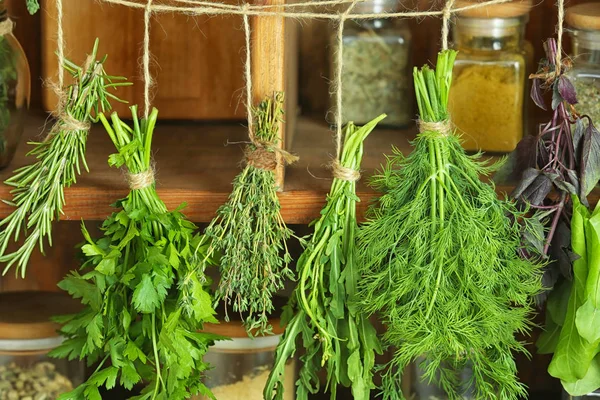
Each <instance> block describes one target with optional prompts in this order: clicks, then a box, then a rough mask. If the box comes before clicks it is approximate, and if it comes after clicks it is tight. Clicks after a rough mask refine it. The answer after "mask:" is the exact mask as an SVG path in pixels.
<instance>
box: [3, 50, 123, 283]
mask: <svg viewBox="0 0 600 400" xmlns="http://www.w3.org/2000/svg"><path fill="white" fill-rule="evenodd" d="M97 52H98V40H96V42H95V44H94V48H93V50H92V53H91V55H90V56H89V57H88V61H86V63H85V65H84V66H78V65H76V64H74V63H72V62H70V61H68V60H66V61H65V70H66V71H68V72H69V73H70V74H71V75H72V77H73V79H74V81H75V82H74V83H73V84H72V85H70V86H68V87H67V88H65V89H64V99H61V100H62V104H61V105H60V107H61V108H60V114H61V116H59V119H58V120H57V121H56V123H55V124H54V126H53V127H52V130H51V131H50V133H49V134H48V136H47V137H46V139H45V140H43V141H41V142H31V143H29V144H30V145H31V146H33V149H32V150H31V151H30V152H29V153H28V155H30V156H34V157H35V158H36V160H37V161H35V162H34V163H32V164H29V165H26V166H24V167H21V168H18V169H17V170H15V171H14V174H13V176H11V177H10V178H9V179H8V180H6V181H5V182H4V183H5V184H7V185H9V186H12V187H13V189H12V190H11V194H12V195H13V199H12V201H7V204H9V205H11V206H13V207H15V210H14V211H13V212H12V213H10V214H9V215H8V216H7V217H6V218H4V219H3V220H2V221H0V227H2V230H1V232H0V262H4V263H6V266H5V268H4V271H3V275H4V274H6V273H7V272H8V271H9V270H10V268H11V267H12V266H13V265H15V267H16V271H15V273H16V274H19V273H20V274H21V276H22V277H25V271H26V268H27V262H28V261H29V258H30V256H31V253H32V252H33V250H34V249H35V248H36V246H39V248H40V250H41V251H42V252H43V251H44V240H47V241H48V244H49V245H50V246H52V222H53V221H54V220H55V219H58V218H59V217H60V214H61V213H62V208H63V206H64V204H65V196H64V189H65V187H69V186H71V185H72V184H74V183H76V181H77V176H78V175H80V174H81V165H83V167H84V168H85V170H86V171H88V166H87V164H86V161H85V145H86V141H87V135H88V130H89V123H90V122H93V121H95V120H96V117H95V115H97V114H98V113H99V112H104V111H106V110H109V109H110V103H109V100H110V99H112V100H116V101H121V100H120V99H119V98H117V97H116V96H115V95H114V94H112V93H110V92H109V89H111V88H115V87H118V86H123V85H127V84H128V83H127V82H122V81H123V80H124V79H125V78H121V77H114V76H109V75H107V74H106V73H105V72H104V66H103V65H104V62H105V61H106V56H104V57H103V58H102V59H99V60H97ZM62 115H65V116H68V118H69V119H70V120H71V122H66V120H65V119H64V118H63V117H62ZM74 124H76V125H75V126H73V125H74ZM86 125H87V126H86ZM21 234H23V235H24V236H25V241H24V243H23V244H22V245H21V246H20V247H19V248H18V249H17V250H16V251H14V252H13V253H6V250H7V247H8V245H9V244H10V243H11V242H13V241H14V242H16V241H18V240H19V237H20V236H21Z"/></svg>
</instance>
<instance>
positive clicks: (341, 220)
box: [264, 115, 385, 400]
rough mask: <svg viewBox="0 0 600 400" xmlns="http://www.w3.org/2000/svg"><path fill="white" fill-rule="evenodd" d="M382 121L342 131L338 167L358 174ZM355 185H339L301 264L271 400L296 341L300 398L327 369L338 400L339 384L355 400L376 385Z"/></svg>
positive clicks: (375, 345)
mask: <svg viewBox="0 0 600 400" xmlns="http://www.w3.org/2000/svg"><path fill="white" fill-rule="evenodd" d="M383 118H385V115H381V116H379V117H377V118H376V119H374V120H373V121H371V122H369V123H368V124H366V125H365V126H363V127H362V128H357V127H356V126H354V124H352V123H349V124H348V125H347V126H346V128H345V139H344V147H343V150H342V157H341V161H340V165H341V166H342V167H343V168H349V169H351V170H353V171H355V170H358V169H360V163H361V160H362V155H363V141H364V140H365V139H366V137H367V135H368V134H369V133H371V131H372V130H373V129H374V128H375V126H376V124H377V123H378V122H379V121H381V120H382V119H383ZM357 201H360V200H359V198H358V197H357V196H356V182H354V181H351V180H343V179H339V178H335V179H334V180H333V183H332V185H331V191H330V193H329V196H327V204H326V205H325V207H324V208H323V210H322V211H321V217H320V218H319V219H318V220H316V221H315V222H314V233H313V235H312V237H311V238H310V241H309V242H308V244H307V246H306V249H305V250H304V252H303V254H302V256H301V257H300V259H299V260H298V264H297V268H298V275H299V277H298V284H297V286H296V289H295V291H294V293H293V296H292V298H291V300H290V304H288V306H286V310H285V311H286V312H285V313H284V319H283V321H282V322H283V323H287V326H286V329H285V332H284V334H283V338H282V340H281V342H280V343H279V346H278V347H277V351H276V357H275V364H274V368H273V369H272V370H271V374H270V376H269V379H268V380H267V384H266V386H265V390H264V398H265V399H267V400H270V399H278V400H282V399H283V398H284V393H283V390H284V383H283V382H284V379H285V377H284V372H285V365H286V362H287V361H288V360H289V359H290V358H291V357H293V356H294V353H295V351H296V340H297V339H298V336H299V335H301V337H302V345H303V347H304V349H305V353H304V355H302V356H301V361H302V368H301V370H300V379H299V380H298V383H297V398H298V399H300V400H302V399H308V395H309V393H312V394H314V393H317V392H318V391H319V386H320V379H319V376H318V371H319V369H321V368H322V367H323V366H325V368H326V370H327V388H328V389H329V391H330V393H331V398H332V399H335V398H336V392H337V387H338V385H343V386H346V387H351V388H352V395H353V398H354V399H355V400H368V399H369V398H370V397H369V395H370V392H371V389H372V388H374V387H375V386H374V384H373V379H372V378H373V366H374V364H375V353H381V351H382V350H381V345H380V343H379V339H378V338H377V332H376V331H375V328H373V326H372V325H371V323H370V322H369V320H368V318H367V317H366V316H365V315H363V314H361V313H360V312H359V311H358V310H357V309H356V307H355V306H354V305H353V304H354V303H355V300H356V299H355V298H354V296H355V293H356V287H357V283H358V280H359V278H360V277H359V275H358V265H357V262H356V251H355V250H356V248H355V234H356V230H357V229H358V225H357V222H356V202H357Z"/></svg>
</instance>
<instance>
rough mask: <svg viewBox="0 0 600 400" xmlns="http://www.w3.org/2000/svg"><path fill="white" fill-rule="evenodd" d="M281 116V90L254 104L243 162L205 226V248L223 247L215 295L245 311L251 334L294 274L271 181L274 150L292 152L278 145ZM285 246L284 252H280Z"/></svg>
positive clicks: (261, 328) (265, 324) (263, 325)
mask: <svg viewBox="0 0 600 400" xmlns="http://www.w3.org/2000/svg"><path fill="white" fill-rule="evenodd" d="M282 116H283V93H276V94H275V95H274V96H273V98H267V99H266V100H264V101H263V102H261V103H260V105H259V106H258V107H257V108H256V109H255V110H254V116H253V117H254V123H253V126H254V131H253V133H252V135H251V139H252V143H251V144H249V145H248V147H247V149H246V162H247V165H246V167H245V168H244V170H243V171H242V172H241V173H240V174H239V175H238V176H237V177H236V178H235V180H234V181H233V191H232V192H231V195H230V196H229V201H228V202H227V203H225V204H224V205H223V206H221V207H220V208H219V210H218V211H217V216H216V217H215V219H214V220H213V221H212V222H211V223H210V225H209V226H208V227H207V228H206V231H205V235H206V237H207V238H208V239H209V241H210V250H209V254H214V253H216V252H219V253H221V260H220V272H221V280H220V282H219V287H218V289H217V291H216V301H223V302H224V303H225V306H226V307H227V306H228V305H232V306H233V311H235V312H239V313H240V314H242V315H243V321H244V326H245V328H246V330H247V331H248V333H250V334H257V335H259V334H264V333H267V332H270V330H271V326H270V325H269V321H268V316H269V314H270V313H271V312H272V311H273V309H274V307H273V303H272V296H273V294H274V293H275V292H276V291H278V290H279V289H281V288H283V284H284V282H285V280H286V279H291V278H293V273H292V271H291V270H290V269H289V268H288V264H289V262H290V261H291V257H290V254H289V252H288V249H287V245H286V240H288V239H289V238H290V237H291V236H292V231H291V230H290V229H289V228H287V226H286V225H285V222H284V221H283V218H282V217H281V213H280V208H281V206H280V204H279V198H278V197H277V187H276V184H275V173H274V171H275V168H276V167H277V152H278V151H279V152H280V154H281V157H283V158H284V159H285V161H286V162H288V163H289V162H293V161H295V157H293V156H291V155H289V154H287V153H285V152H283V151H280V150H278V149H277V147H276V145H277V141H278V138H279V136H278V129H279V123H280V122H281V119H282ZM282 252H283V256H282V255H281V253H282Z"/></svg>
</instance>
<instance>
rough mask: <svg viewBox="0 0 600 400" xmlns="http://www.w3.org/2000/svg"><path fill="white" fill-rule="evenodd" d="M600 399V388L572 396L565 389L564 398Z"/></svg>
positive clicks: (569, 399)
mask: <svg viewBox="0 0 600 400" xmlns="http://www.w3.org/2000/svg"><path fill="white" fill-rule="evenodd" d="M598 399H600V389H598V390H595V391H593V392H591V393H589V394H586V395H583V396H571V395H570V394H569V393H567V392H566V391H565V390H563V394H562V400H598Z"/></svg>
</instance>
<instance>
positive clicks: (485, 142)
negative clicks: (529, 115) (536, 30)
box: [448, 0, 533, 152]
mask: <svg viewBox="0 0 600 400" xmlns="http://www.w3.org/2000/svg"><path fill="white" fill-rule="evenodd" d="M469 4H471V3H470V2H468V1H459V2H458V3H457V7H461V6H467V5H469ZM531 6H532V2H531V1H530V0H525V1H515V2H510V3H504V4H495V5H490V6H486V7H481V8H475V9H469V10H466V11H463V12H461V13H459V15H458V16H457V17H456V25H455V27H454V30H453V38H454V47H455V49H456V50H458V52H459V53H458V57H457V59H456V63H455V64H454V74H453V77H452V86H451V89H450V94H449V101H448V108H449V111H450V117H451V119H452V122H453V123H454V124H455V126H456V127H457V129H458V133H459V134H461V136H462V140H463V146H464V148H465V149H466V150H485V151H490V152H510V151H512V150H514V149H515V147H516V146H517V143H519V141H520V140H521V138H522V137H523V134H524V132H525V130H526V126H527V125H526V104H527V101H526V100H525V99H527V93H528V90H527V82H528V80H527V77H528V70H529V69H530V66H531V63H532V61H533V48H532V46H531V44H530V43H529V42H527V41H525V39H524V34H525V25H526V23H527V20H528V14H529V10H530V9H531Z"/></svg>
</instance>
